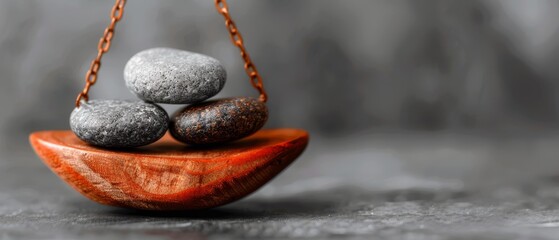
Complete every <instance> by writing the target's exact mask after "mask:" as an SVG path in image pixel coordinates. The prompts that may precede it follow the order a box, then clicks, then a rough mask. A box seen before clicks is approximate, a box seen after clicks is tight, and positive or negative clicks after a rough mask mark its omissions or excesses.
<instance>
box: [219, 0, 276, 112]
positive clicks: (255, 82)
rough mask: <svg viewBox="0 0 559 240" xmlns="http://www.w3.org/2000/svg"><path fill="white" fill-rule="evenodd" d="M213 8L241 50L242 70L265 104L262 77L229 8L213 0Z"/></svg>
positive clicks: (265, 96)
mask: <svg viewBox="0 0 559 240" xmlns="http://www.w3.org/2000/svg"><path fill="white" fill-rule="evenodd" d="M215 7H216V8H217V11H218V12H219V13H220V14H221V15H223V17H224V18H225V26H226V27H227V30H228V31H229V35H230V37H231V41H232V42H233V45H235V46H237V47H238V48H239V50H241V57H242V58H243V60H244V61H245V65H244V68H245V71H246V73H247V75H248V77H249V78H250V83H251V84H252V86H253V87H254V88H256V90H258V92H259V93H260V101H261V102H266V101H267V100H268V95H267V94H266V90H264V84H263V83H262V77H261V76H260V74H259V73H258V70H256V66H254V63H253V62H252V60H251V59H250V56H249V54H248V52H247V50H246V49H245V45H244V42H243V36H242V35H241V33H240V32H239V29H237V25H235V22H233V19H231V15H229V7H228V6H227V1H226V0H215Z"/></svg>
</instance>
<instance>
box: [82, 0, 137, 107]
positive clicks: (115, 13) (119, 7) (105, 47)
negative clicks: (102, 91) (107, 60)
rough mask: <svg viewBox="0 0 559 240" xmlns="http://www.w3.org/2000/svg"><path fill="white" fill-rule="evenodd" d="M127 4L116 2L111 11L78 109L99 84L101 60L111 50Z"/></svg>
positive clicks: (86, 78)
mask: <svg viewBox="0 0 559 240" xmlns="http://www.w3.org/2000/svg"><path fill="white" fill-rule="evenodd" d="M125 4H126V0H116V1H115V5H114V6H113V8H112V10H111V23H110V24H109V26H107V28H106V29H105V32H104V33H103V37H102V38H101V39H100V40H99V43H98V45H97V56H96V57H95V59H93V61H92V62H91V66H89V70H88V71H87V73H86V74H85V86H84V88H83V90H82V91H81V92H80V93H79V94H78V97H77V98H76V107H80V103H81V101H82V100H85V101H86V102H87V101H88V100H89V95H88V94H89V89H90V88H91V86H93V84H95V83H96V82H97V73H99V69H100V68H101V59H102V58H103V54H104V53H106V52H108V51H109V49H111V41H112V40H113V36H114V34H115V27H116V24H117V23H118V21H120V19H122V14H123V13H124V5H125Z"/></svg>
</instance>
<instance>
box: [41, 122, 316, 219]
mask: <svg viewBox="0 0 559 240" xmlns="http://www.w3.org/2000/svg"><path fill="white" fill-rule="evenodd" d="M308 140H309V136H308V133H307V132H305V131H303V130H296V129H274V130H261V131H259V132H257V133H256V134H254V135H252V136H250V137H248V138H245V139H243V140H240V141H237V142H233V143H230V144H226V145H221V146H213V147H204V148H201V147H196V148H195V147H191V146H187V145H184V144H182V143H179V142H177V141H176V140H174V139H172V138H171V137H170V136H169V135H166V136H165V137H163V138H162V139H161V140H159V141H158V142H156V143H154V144H152V145H149V146H146V147H142V148H136V149H117V150H107V149H101V148H97V147H94V146H91V145H88V144H87V143H84V142H83V141H81V140H79V139H78V138H77V137H76V136H75V135H74V134H73V133H72V132H71V131H44V132H36V133H33V134H31V136H30V141H31V145H32V146H33V148H34V149H35V151H36V153H37V154H38V155H39V156H40V157H41V158H42V159H43V162H44V163H45V164H46V165H47V166H49V167H50V168H51V170H52V171H53V172H54V173H56V174H57V175H58V176H59V177H60V178H61V179H63V180H64V181H66V182H67V183H68V184H69V185H70V186H72V187H73V188H74V189H76V190H77V191H78V192H80V193H82V194H83V195H84V196H86V197H88V198H89V199H91V200H93V201H96V202H98V203H101V204H106V205H112V206H119V207H126V208H136V209H144V210H194V209H206V208H212V207H217V206H220V205H223V204H227V203H230V202H233V201H235V200H238V199H240V198H242V197H244V196H246V195H248V194H250V193H252V192H254V191H255V190H257V189H258V188H259V187H261V186H262V185H264V184H265V183H266V182H268V181H269V180H270V179H272V178H273V177H274V176H276V175H277V174H278V173H280V172H281V171H282V170H283V169H284V168H286V167H287V166H288V165H289V164H290V163H292V162H293V161H294V160H295V159H296V158H297V157H298V156H299V155H300V154H301V153H302V152H303V150H304V149H305V147H306V146H307V143H308Z"/></svg>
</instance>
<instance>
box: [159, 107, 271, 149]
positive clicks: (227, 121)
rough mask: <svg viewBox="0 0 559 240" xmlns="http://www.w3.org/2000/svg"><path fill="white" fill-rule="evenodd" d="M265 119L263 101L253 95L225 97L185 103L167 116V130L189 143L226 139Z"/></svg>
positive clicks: (244, 134) (250, 131)
mask: <svg viewBox="0 0 559 240" xmlns="http://www.w3.org/2000/svg"><path fill="white" fill-rule="evenodd" d="M266 120H268V108H267V107H266V104H265V103H263V102H260V101H258V100H256V99H254V98H248V97H241V98H227V99H219V100H213V101H209V102H203V103H199V104H194V105H190V106H187V107H185V108H183V109H181V110H179V111H177V112H176V113H175V114H174V115H173V116H172V117H171V124H170V126H169V130H170V132H171V135H172V136H173V137H174V138H175V139H177V140H178V141H181V142H184V143H187V144H191V145H206V144H216V143H224V142H230V141H234V140H238V139H241V138H244V137H247V136H250V135H252V134H253V133H255V132H256V131H258V130H259V129H260V128H262V126H264V124H265V123H266Z"/></svg>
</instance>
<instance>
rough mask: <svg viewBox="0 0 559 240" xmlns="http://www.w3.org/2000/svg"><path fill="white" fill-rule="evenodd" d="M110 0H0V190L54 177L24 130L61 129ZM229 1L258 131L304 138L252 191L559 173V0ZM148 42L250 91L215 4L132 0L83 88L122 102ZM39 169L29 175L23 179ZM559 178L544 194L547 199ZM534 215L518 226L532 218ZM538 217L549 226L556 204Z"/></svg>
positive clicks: (418, 184) (373, 187)
mask: <svg viewBox="0 0 559 240" xmlns="http://www.w3.org/2000/svg"><path fill="white" fill-rule="evenodd" d="M112 4H113V1H112V0H103V1H100V0H96V1H85V0H81V1H77V0H25V1H20V0H0V146H1V147H0V150H1V151H2V154H3V155H4V156H14V157H3V158H2V159H1V160H0V168H3V170H2V175H0V178H1V181H3V182H4V185H0V190H2V189H4V190H5V189H17V188H23V189H27V190H25V191H31V192H37V193H41V191H40V190H37V189H50V187H52V186H62V184H61V183H59V182H58V180H57V179H56V178H55V177H54V176H53V175H52V174H50V173H48V170H47V169H46V168H45V167H44V166H42V165H41V163H40V162H39V160H38V159H37V158H36V157H35V156H34V155H33V154H32V152H31V149H30V147H29V146H28V143H27V136H28V134H29V133H31V132H32V131H37V130H46V129H68V128H69V127H68V117H69V113H70V112H71V111H72V109H73V104H74V99H75V96H76V94H77V93H78V92H79V91H80V90H81V88H82V87H83V84H84V73H85V72H86V70H87V68H88V67H89V64H90V61H91V59H92V58H93V57H94V56H95V54H96V46H97V42H98V39H99V37H100V36H101V35H102V33H103V29H104V28H105V26H106V25H107V24H108V21H109V20H108V15H109V10H110V7H111V5H112ZM229 4H230V8H231V9H230V10H231V14H232V16H233V18H234V19H235V20H236V23H237V25H238V27H239V28H240V30H241V32H242V33H243V36H244V39H245V43H246V45H247V48H248V50H249V51H250V53H251V55H252V58H253V60H254V61H255V63H256V65H257V67H258V68H259V70H260V71H261V73H262V75H263V77H264V84H265V87H266V89H267V91H268V93H269V97H270V101H269V108H270V111H271V117H270V121H269V123H268V124H267V127H270V128H273V127H295V128H304V129H307V130H309V131H310V133H311V136H312V140H311V144H310V146H309V149H308V151H307V152H306V154H305V155H303V157H301V158H300V159H299V161H298V162H296V163H295V164H294V165H293V166H292V167H291V168H290V169H288V170H287V171H286V172H285V173H284V174H282V175H281V176H280V177H279V178H278V179H277V180H276V181H274V182H272V183H271V184H270V185H268V186H267V187H266V188H264V189H263V190H261V191H260V192H259V193H258V194H257V195H256V197H263V198H265V197H266V196H284V197H288V198H289V197H290V196H299V195H297V194H303V193H305V192H307V191H324V192H323V193H324V195H325V196H326V197H325V198H328V197H331V195H329V194H331V192H332V191H334V190H332V189H338V188H340V186H343V187H342V188H346V187H351V188H355V187H358V188H360V189H364V190H362V191H364V192H368V191H369V192H370V191H377V190H378V191H383V189H391V190H394V189H417V188H420V189H431V190H433V191H434V192H436V193H438V192H441V191H442V192H444V189H447V190H448V189H450V190H449V191H451V192H454V191H458V192H463V193H464V194H465V195H466V196H469V195H468V194H474V192H475V193H476V194H477V193H478V192H476V191H478V190H479V189H486V188H489V189H492V190H491V191H490V192H497V193H496V194H497V195H498V194H501V193H502V194H504V195H502V194H501V195H498V196H497V197H495V196H493V195H490V196H491V197H487V195H483V194H482V195H483V197H480V198H481V199H485V200H487V199H495V198H496V199H497V201H500V200H499V199H501V198H503V199H514V198H517V197H518V198H522V197H523V196H539V195H538V194H540V193H541V192H538V191H537V190H538V189H539V188H538V187H535V186H531V187H528V188H527V189H529V190H530V192H529V193H526V192H524V190H523V189H526V188H516V187H512V188H507V186H511V184H513V183H522V184H528V183H529V184H534V183H535V185H536V186H538V184H540V181H541V179H548V177H552V178H553V177H555V178H556V176H557V175H559V174H558V172H559V161H557V160H558V159H557V156H558V153H557V150H556V149H557V146H559V131H557V130H558V129H559V128H558V127H559V121H558V120H559V81H558V80H559V67H558V64H559V34H558V33H559V14H557V13H558V12H559V1H557V0H488V1H480V0H469V1H462V0H454V1H449V0H428V1H417V0H375V1H371V0H283V1H279V0H273V1H272V0H267V1H264V0H230V1H229ZM160 46H164V47H174V48H179V49H184V50H189V51H194V52H200V53H203V54H207V55H210V56H213V57H215V58H217V59H219V60H221V62H222V63H223V64H224V65H225V67H226V69H227V71H228V82H227V83H226V86H225V89H224V90H223V92H222V93H221V94H220V95H219V96H221V97H226V96H244V95H252V96H256V95H257V93H256V91H255V90H253V89H252V88H251V85H250V84H249V82H248V79H247V77H246V76H245V73H244V70H243V68H242V62H241V59H240V56H239V53H238V50H237V49H236V48H235V47H233V46H232V45H231V43H230V41H229V37H228V35H227V32H226V30H225V27H224V23H223V18H222V17H221V16H220V15H218V14H217V13H216V10H215V9H214V6H213V1H209V0H188V1H184V0H166V1H148V0H129V1H128V4H127V7H126V10H125V13H124V19H123V21H122V22H120V23H119V25H118V26H117V33H116V36H115V39H114V43H113V45H112V49H111V51H110V52H109V53H108V54H107V55H106V56H105V58H104V61H103V66H102V68H101V73H100V78H99V81H98V83H97V84H96V85H95V86H94V87H93V88H92V91H91V95H92V98H116V99H132V98H133V95H132V94H131V93H130V92H129V91H128V90H127V89H126V87H125V84H124V81H123V76H122V75H123V68H124V65H125V63H126V61H127V60H128V59H129V58H130V57H131V56H132V55H134V54H135V53H137V52H139V51H141V50H144V49H147V48H152V47H160ZM165 108H167V109H168V110H169V111H173V110H174V109H176V107H174V106H165ZM14 152H16V153H17V154H15V153H14ZM36 172H39V173H41V174H43V175H41V176H42V177H41V179H40V180H39V179H33V178H23V177H21V176H29V175H31V174H33V173H36ZM18 176H19V178H18ZM46 179H49V180H48V181H47V180H46ZM6 182H7V183H6ZM25 184H27V185H25ZM544 185H545V184H544ZM556 185H557V183H556V182H554V183H552V184H551V186H553V187H554V190H553V191H543V192H545V193H541V194H544V195H545V194H548V195H545V196H550V195H549V194H551V193H552V192H553V193H554V194H555V190H556V189H555V187H557V186H556ZM495 186H499V187H498V189H501V188H500V187H503V189H505V190H503V192H499V191H500V190H495V188H494V187H495ZM515 186H516V185H515ZM379 189H380V190H379ZM441 189H443V190H441ZM472 189H474V190H472ZM507 189H508V190H507ZM511 189H512V190H511ZM22 191H24V190H22ZM49 191H53V192H57V191H59V192H63V193H65V194H68V193H69V192H71V191H70V190H68V189H64V188H60V189H58V190H49ZM511 191H512V192H511ZM358 192H360V191H358ZM11 194H12V195H13V194H16V193H13V192H12V193H11ZM21 194H23V195H24V196H27V195H25V194H26V193H21ZM433 194H435V193H433ZM16 195H17V194H16ZM350 195H351V194H350ZM474 195H475V194H474ZM552 195H553V194H552ZM359 196H361V195H359ZM406 196H407V195H405V196H404V199H405V198H406ZM475 196H477V195H475ZM553 196H554V197H557V198H558V199H559V196H556V195H553ZM408 197H409V196H408ZM6 198H9V197H6ZM412 198H413V197H412ZM443 198H444V196H443ZM1 199H2V198H1V196H0V200H1ZM297 199H299V198H297ZM301 199H306V198H304V197H301ZM301 199H299V200H301ZM381 199H383V198H381ZM338 200H339V199H338ZM485 200H484V201H485ZM301 201H302V200H301ZM554 201H555V200H554ZM554 201H551V202H554ZM295 202H297V201H295ZM482 202H483V201H482ZM537 204H539V203H533V205H532V206H536V205H537ZM556 207H558V206H556V205H554V206H552V207H549V206H546V208H556ZM506 212H510V211H508V210H507V211H506ZM534 214H535V213H534ZM538 214H539V215H537V214H535V215H537V216H535V217H534V218H533V219H532V221H531V222H530V221H528V222H530V223H531V224H532V223H533V224H539V223H540V222H539V221H540V219H541V217H542V216H543V215H542V213H538ZM520 215H523V216H526V215H530V213H526V212H524V213H522V214H519V216H520ZM538 216H539V217H538ZM545 216H548V218H545V219H547V220H549V221H552V220H553V219H555V220H553V221H556V217H555V216H557V213H555V212H554V213H549V215H545ZM22 218H25V216H23V215H22ZM440 219H444V218H437V219H436V220H433V221H434V222H436V221H438V220H440ZM508 219H511V218H510V216H509V217H508ZM550 219H551V220H550ZM334 220H335V219H334ZM524 220H525V219H521V220H518V221H519V222H524ZM557 222H559V220H558V221H557ZM557 222H555V223H557ZM557 224H558V225H554V226H559V223H557ZM513 229H514V228H513ZM550 236H551V235H550ZM555 236H557V235H555ZM495 239H496V238H495ZM499 239H500V238H499Z"/></svg>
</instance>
